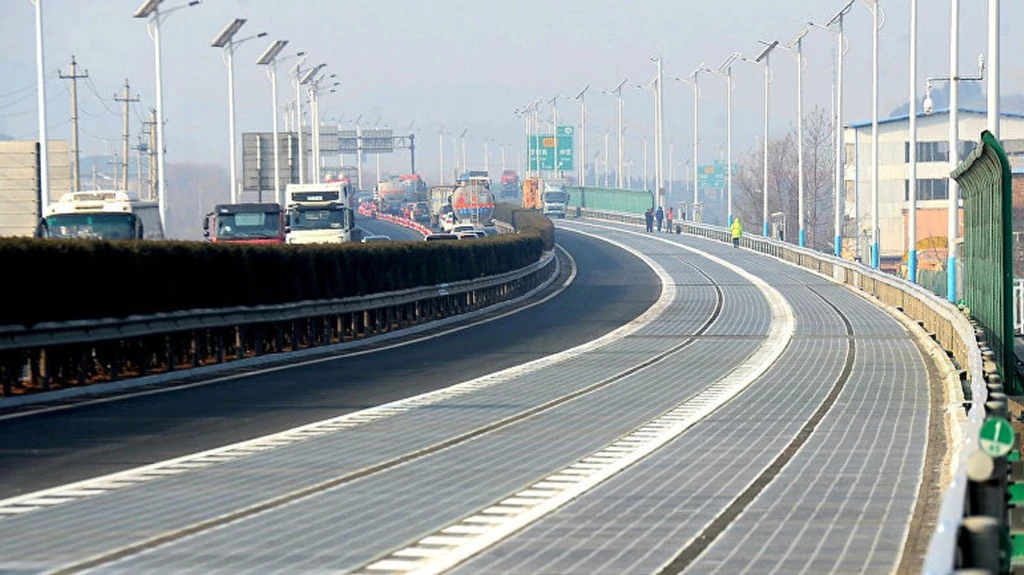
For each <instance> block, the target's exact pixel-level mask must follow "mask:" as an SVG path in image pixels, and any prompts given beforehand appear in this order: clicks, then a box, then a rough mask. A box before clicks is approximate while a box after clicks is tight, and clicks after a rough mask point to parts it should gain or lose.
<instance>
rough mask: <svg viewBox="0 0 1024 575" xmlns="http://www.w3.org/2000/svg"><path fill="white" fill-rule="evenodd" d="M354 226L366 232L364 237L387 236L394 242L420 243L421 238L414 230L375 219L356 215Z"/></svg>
mask: <svg viewBox="0 0 1024 575" xmlns="http://www.w3.org/2000/svg"><path fill="white" fill-rule="evenodd" d="M356 226H357V227H360V228H363V229H364V230H366V234H365V235H375V236H388V237H390V238H391V239H393V240H395V241H416V240H419V241H422V240H423V236H421V235H420V233H419V232H417V231H416V230H410V229H409V228H405V227H402V226H400V225H397V224H393V223H391V222H385V221H383V220H378V219H376V218H368V217H365V216H360V215H356Z"/></svg>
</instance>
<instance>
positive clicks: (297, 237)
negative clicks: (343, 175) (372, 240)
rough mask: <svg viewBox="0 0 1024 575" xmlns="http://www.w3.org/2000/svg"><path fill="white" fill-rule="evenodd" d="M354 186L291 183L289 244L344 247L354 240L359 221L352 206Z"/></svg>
mask: <svg viewBox="0 0 1024 575" xmlns="http://www.w3.org/2000/svg"><path fill="white" fill-rule="evenodd" d="M352 198H353V191H352V185H351V184H346V183H343V182H331V183H327V184H288V186H287V187H286V188H285V205H286V207H287V213H288V225H287V227H286V228H285V243H287V244H340V243H344V242H349V241H352V228H353V226H354V222H355V218H354V216H353V213H352V208H351V203H352Z"/></svg>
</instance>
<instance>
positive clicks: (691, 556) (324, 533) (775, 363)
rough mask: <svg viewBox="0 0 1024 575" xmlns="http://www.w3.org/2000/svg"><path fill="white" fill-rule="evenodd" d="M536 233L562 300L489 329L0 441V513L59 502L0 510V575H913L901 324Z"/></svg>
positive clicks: (712, 259)
mask: <svg viewBox="0 0 1024 575" xmlns="http://www.w3.org/2000/svg"><path fill="white" fill-rule="evenodd" d="M561 228H562V229H561V230H560V232H559V243H560V244H561V245H562V246H564V247H565V248H566V249H567V250H568V252H569V253H571V254H572V256H573V257H574V258H575V260H576V262H577V264H578V270H579V276H578V278H577V279H576V281H575V282H574V283H573V284H572V285H571V286H570V287H569V288H568V289H567V290H566V291H565V292H564V293H562V294H561V295H559V296H557V297H555V298H554V299H552V300H550V301H548V302H546V303H543V304H541V305H538V306H536V307H533V308H530V309H528V310H526V311H523V312H521V313H518V314H515V315H511V316H508V317H505V318H503V319H499V320H497V321H495V322H492V323H489V324H484V325H481V326H477V327H471V328H469V329H466V330H463V331H460V332H457V333H455V334H452V335H448V336H443V337H437V338H434V339H431V340H427V341H424V342H421V343H416V344H412V345H409V346H406V347H403V348H397V349H392V350H384V351H377V352H373V353H368V354H365V355H359V356H355V357H350V358H345V359H342V360H338V361H332V362H325V363H319V364H314V365H309V366H302V367H296V368H293V369H287V370H283V371H276V372H271V373H262V374H254V375H252V376H249V377H245V378H242V379H238V380H235V381H231V382H226V383H223V384H217V385H210V386H204V387H197V388H192V389H188V390H184V391H176V392H173V393H165V394H159V395H150V396H143V397H138V398H126V399H122V400H119V401H116V402H110V403H105V404H98V405H91V406H90V405H85V406H79V407H76V408H75V409H73V410H70V411H67V412H57V413H53V414H51V415H48V416H37V417H22V418H19V419H14V420H10V421H4V420H0V438H2V439H0V441H2V442H3V443H2V444H0V466H3V467H4V469H5V478H4V480H3V481H2V482H0V484H2V485H3V488H4V489H6V490H7V491H6V493H7V494H8V495H10V494H13V493H19V492H23V491H25V490H27V489H33V488H40V487H45V486H46V485H58V486H57V487H55V488H53V489H51V490H49V491H46V492H35V493H30V494H26V495H19V496H15V497H9V498H8V499H5V500H3V501H0V530H2V531H3V532H4V534H5V535H4V537H2V538H0V571H3V570H5V569H7V570H12V571H14V570H17V572H19V573H21V572H24V573H31V572H43V571H51V572H54V573H76V572H84V571H87V570H88V571H89V572H97V573H141V572H145V573H177V572H183V571H190V572H196V573H207V572H214V571H217V570H225V571H227V572H321V571H322V572H328V571H329V572H358V573H388V572H393V573H406V572H420V573H440V572H455V573H626V572H629V573H678V572H686V573H754V572H756V573H775V572H778V573H793V572H803V573H825V572H835V573H887V572H894V571H896V570H897V569H900V570H908V571H907V572H911V571H912V570H913V568H914V565H915V561H917V559H915V553H917V552H916V550H909V551H907V552H906V553H905V549H909V548H908V547H907V541H908V534H909V533H911V532H912V531H920V530H922V529H924V526H922V525H921V524H920V521H919V520H918V519H916V515H915V511H917V510H918V506H919V497H918V494H919V493H921V492H927V491H928V490H929V489H930V488H931V487H932V485H931V483H930V482H932V481H935V480H937V478H934V477H929V478H927V479H925V478H924V477H923V469H924V456H925V453H926V447H927V445H928V442H929V433H930V428H929V418H930V410H932V409H933V404H934V401H933V399H932V398H930V396H929V371H928V366H927V365H926V363H925V360H924V358H923V356H922V354H921V352H920V351H919V349H918V347H917V346H916V345H915V343H914V341H913V338H912V337H911V334H910V333H909V332H908V331H907V330H906V328H904V327H903V326H902V325H901V324H900V323H899V322H898V321H897V320H895V319H894V318H892V317H891V316H889V315H888V314H886V313H885V312H884V311H882V310H881V309H879V308H877V307H875V306H873V305H872V304H871V303H870V302H868V301H867V300H865V299H863V298H861V297H860V296H858V295H856V294H854V293H852V292H851V291H849V290H846V289H845V288H843V287H841V286H838V285H836V284H834V283H832V282H830V281H828V280H826V279H823V278H820V277H818V276H814V275H812V274H810V273H808V272H805V271H802V270H799V269H797V268H794V267H790V266H788V265H786V264H784V263H781V262H779V261H776V260H772V259H769V258H766V257H764V256H761V255H758V254H754V253H750V252H747V251H744V250H735V249H733V248H732V247H731V246H728V245H724V244H720V243H714V242H710V241H706V240H701V239H697V238H690V237H685V236H668V235H662V236H652V235H649V234H643V233H638V232H637V231H636V229H635V228H627V227H622V226H615V225H611V224H596V223H588V222H567V223H564V224H561ZM449 384H451V385H449ZM432 390H433V391H432ZM402 398H404V399H402ZM310 422H312V423H310ZM303 424H305V425H304V426H303V427H295V426H297V425H303ZM289 429H290V430H289ZM280 430H286V431H280ZM271 432H277V433H274V434H273V435H265V434H266V433H271ZM196 436H200V437H201V438H202V439H201V440H199V439H196ZM72 438H74V439H72ZM243 440H247V441H244V442H243V443H234V444H231V445H224V444H228V443H231V442H237V441H243ZM220 445H224V447H220V448H218V449H215V450H213V451H208V452H204V453H198V454H196V453H194V452H196V451H199V450H201V449H207V448H211V447H214V446H220ZM168 446H171V447H173V448H169V447H168ZM190 453H192V455H187V454H190ZM36 454H38V455H36ZM175 456H180V457H178V458H177V459H171V460H167V458H170V457H175ZM97 460H99V461H101V463H100V464H98V465H96V464H94V463H93V462H94V461H97ZM143 463H151V464H150V465H148V466H144V467H138V465H140V464H143ZM7 469H12V470H13V474H12V475H10V476H8V474H7V473H6V470H7ZM114 471H119V472H118V473H113V474H111V475H105V476H101V477H97V478H95V479H85V480H83V481H80V482H78V483H76V484H71V485H62V484H64V483H67V482H68V481H71V480H74V479H84V478H86V477H92V476H95V475H98V474H101V473H109V472H114ZM8 477H12V478H14V479H8ZM54 477H56V478H57V479H53V478H54ZM47 480H49V483H45V481H47ZM40 482H43V483H40ZM8 484H11V485H14V487H9V486H8ZM905 555H906V557H905Z"/></svg>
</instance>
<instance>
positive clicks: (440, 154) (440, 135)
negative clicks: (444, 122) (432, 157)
mask: <svg viewBox="0 0 1024 575" xmlns="http://www.w3.org/2000/svg"><path fill="white" fill-rule="evenodd" d="M437 160H438V162H439V163H440V166H439V167H440V170H441V171H440V177H439V178H438V179H439V180H440V182H441V184H440V185H442V186H443V185H444V128H443V127H442V128H441V129H440V130H438V131H437Z"/></svg>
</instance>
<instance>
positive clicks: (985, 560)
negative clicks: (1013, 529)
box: [960, 516, 1001, 574]
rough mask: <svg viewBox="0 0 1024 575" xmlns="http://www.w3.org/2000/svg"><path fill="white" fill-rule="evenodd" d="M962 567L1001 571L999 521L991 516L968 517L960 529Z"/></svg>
mask: <svg viewBox="0 0 1024 575" xmlns="http://www.w3.org/2000/svg"><path fill="white" fill-rule="evenodd" d="M960 552H961V559H962V562H963V564H962V565H961V566H962V567H967V568H979V569H984V570H987V571H988V572H990V573H993V574H995V573H999V572H1000V571H1001V568H1000V548H999V523H998V522H997V521H996V520H995V519H993V518H991V517H978V516H974V517H967V518H965V519H964V522H963V525H962V527H961V529H960Z"/></svg>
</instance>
